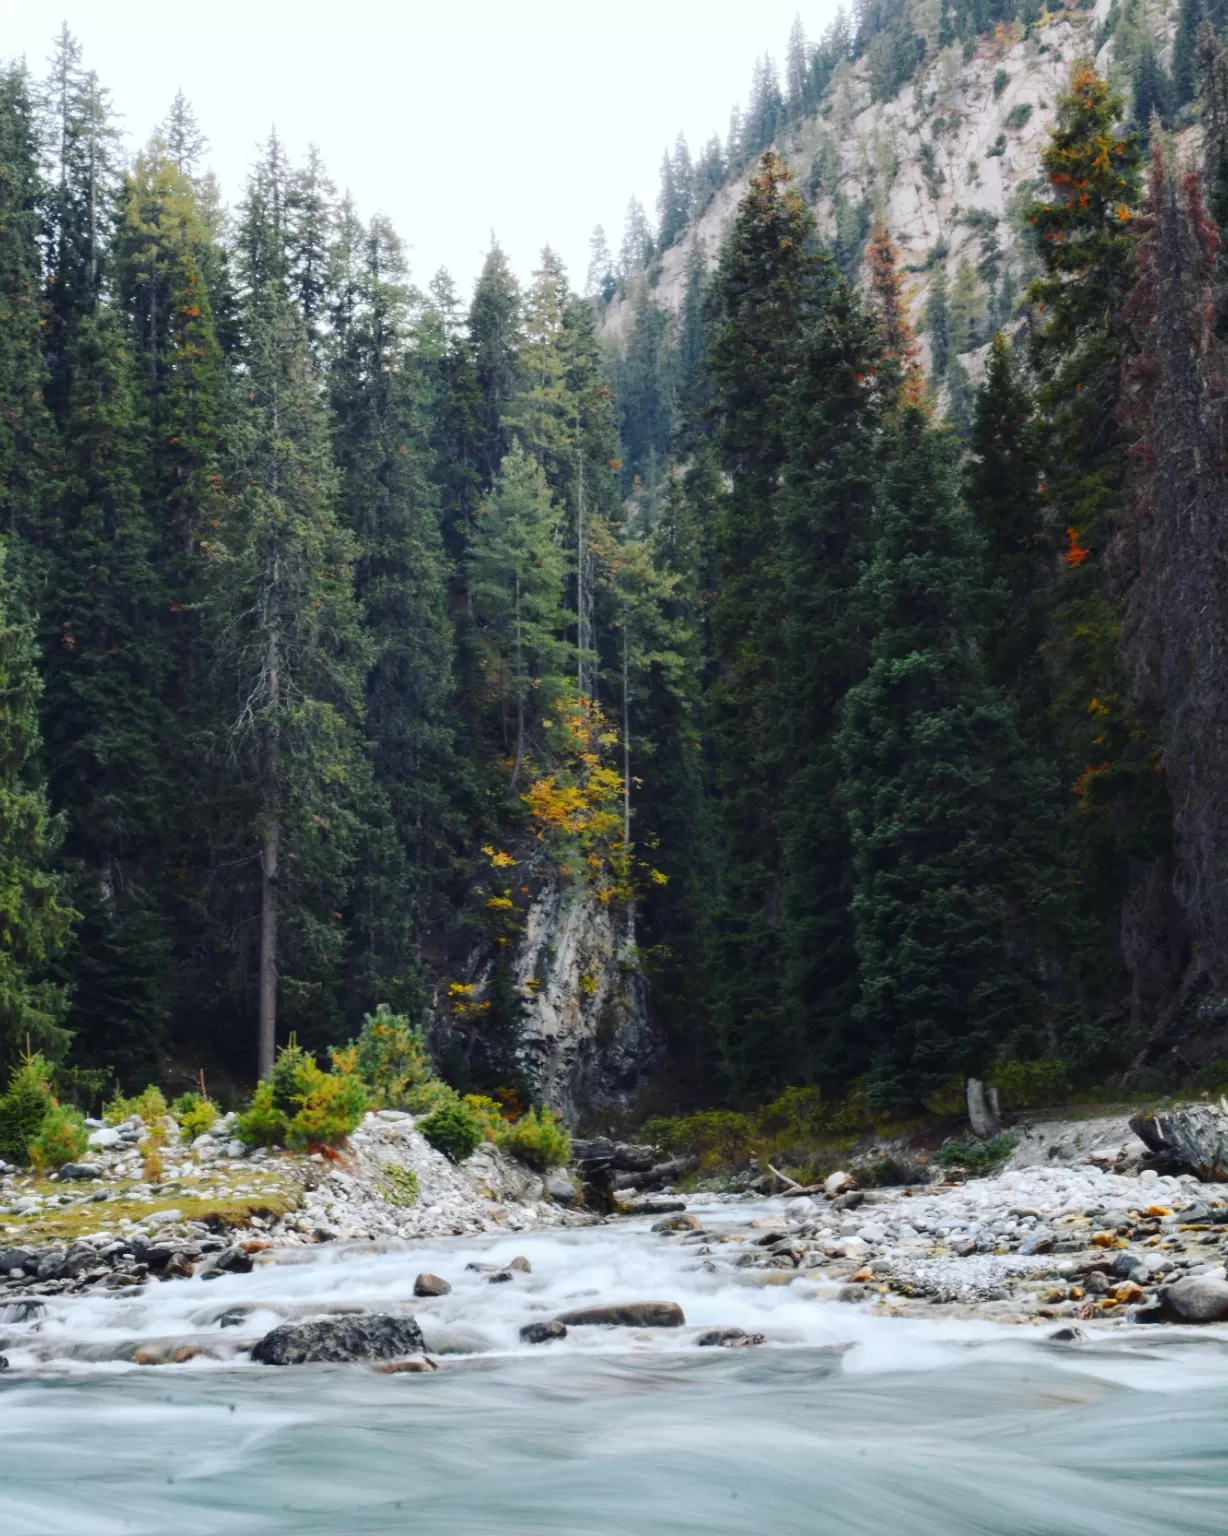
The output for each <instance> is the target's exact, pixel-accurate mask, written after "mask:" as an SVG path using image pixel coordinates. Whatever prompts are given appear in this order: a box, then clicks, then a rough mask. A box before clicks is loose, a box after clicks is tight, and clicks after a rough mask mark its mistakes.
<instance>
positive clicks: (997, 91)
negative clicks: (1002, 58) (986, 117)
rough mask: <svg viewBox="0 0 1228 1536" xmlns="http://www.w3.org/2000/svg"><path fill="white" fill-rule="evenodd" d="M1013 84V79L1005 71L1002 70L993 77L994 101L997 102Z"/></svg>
mask: <svg viewBox="0 0 1228 1536" xmlns="http://www.w3.org/2000/svg"><path fill="white" fill-rule="evenodd" d="M1010 83H1011V77H1010V76H1009V75H1008V74H1007V72H1006V71H1005V70H1004V69H1000V70H999V71H998V72H997V74H996V75H995V76H994V77H993V99H994V100H995V101H997V99H998V97H999V96H1001V94H1002V92H1003V91H1004V90H1005V89H1006V87H1007V86H1008V85H1009V84H1010Z"/></svg>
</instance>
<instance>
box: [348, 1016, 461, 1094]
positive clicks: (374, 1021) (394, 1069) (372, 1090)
mask: <svg viewBox="0 0 1228 1536" xmlns="http://www.w3.org/2000/svg"><path fill="white" fill-rule="evenodd" d="M331 1054H332V1058H333V1070H334V1071H336V1072H340V1073H342V1074H343V1075H346V1076H351V1075H352V1076H357V1077H360V1078H361V1079H362V1081H363V1082H364V1083H365V1084H366V1086H367V1089H368V1092H369V1095H370V1102H371V1107H372V1108H374V1109H407V1110H410V1111H411V1112H412V1113H414V1114H423V1113H427V1112H428V1111H426V1110H423V1109H421V1108H415V1103H417V1102H420V1100H421V1090H423V1089H424V1088H426V1087H427V1086H428V1085H430V1084H433V1083H434V1082H435V1080H436V1079H435V1074H434V1072H433V1070H432V1068H431V1061H430V1057H429V1056H428V1055H427V1051H426V1044H425V1042H424V1041H423V1038H422V1032H421V1030H417V1029H414V1028H413V1027H412V1026H411V1025H410V1022H409V1019H408V1018H407V1017H406V1015H405V1014H403V1013H393V1011H392V1009H391V1008H389V1006H388V1004H387V1003H381V1004H380V1005H379V1007H378V1008H376V1010H375V1012H374V1013H368V1014H367V1015H366V1016H365V1017H364V1019H363V1022H362V1030H361V1032H360V1033H359V1036H358V1039H357V1040H356V1041H355V1042H353V1043H352V1044H351V1045H348V1046H345V1047H344V1048H342V1049H340V1050H334V1051H333V1052H332V1053H331ZM431 1107H432V1108H435V1107H438V1106H437V1105H432V1106H431Z"/></svg>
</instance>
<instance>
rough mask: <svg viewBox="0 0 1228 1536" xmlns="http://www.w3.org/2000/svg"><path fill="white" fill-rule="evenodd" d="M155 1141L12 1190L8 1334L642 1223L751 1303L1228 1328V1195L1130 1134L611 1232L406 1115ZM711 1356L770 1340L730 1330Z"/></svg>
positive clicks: (1092, 1132) (836, 1184)
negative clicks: (77, 1312) (106, 1305)
mask: <svg viewBox="0 0 1228 1536" xmlns="http://www.w3.org/2000/svg"><path fill="white" fill-rule="evenodd" d="M1144 1128H1146V1127H1144ZM143 1130H144V1128H143V1127H142V1126H139V1125H132V1124H126V1125H124V1126H120V1127H114V1128H97V1129H96V1131H95V1144H94V1146H93V1147H92V1148H91V1150H90V1154H89V1157H90V1160H89V1162H88V1163H83V1164H81V1165H78V1166H76V1167H74V1168H70V1169H66V1170H64V1172H63V1173H62V1174H61V1176H60V1177H59V1178H58V1179H56V1180H36V1179H34V1178H32V1177H29V1176H26V1175H22V1174H17V1173H13V1172H8V1173H6V1174H5V1175H4V1176H3V1179H2V1180H0V1200H2V1201H3V1207H2V1208H0V1249H2V1250H3V1251H0V1318H3V1319H4V1320H6V1321H9V1322H20V1321H21V1318H22V1309H23V1308H28V1307H29V1306H30V1305H31V1304H32V1303H34V1302H36V1301H37V1300H38V1299H39V1298H51V1297H55V1296H59V1295H64V1296H71V1295H73V1294H76V1293H80V1292H84V1291H89V1290H92V1289H103V1290H119V1289H123V1288H125V1287H138V1288H139V1287H145V1286H148V1285H149V1284H150V1283H151V1282H154V1281H158V1280H171V1279H188V1278H192V1277H197V1278H200V1279H206V1280H207V1279H220V1278H222V1277H223V1276H237V1275H242V1274H245V1273H248V1272H250V1271H252V1270H253V1269H255V1268H257V1267H260V1266H263V1265H266V1264H269V1263H275V1262H280V1263H284V1262H286V1261H287V1260H288V1259H289V1258H290V1257H291V1255H289V1254H288V1253H286V1252H285V1251H284V1250H287V1249H292V1248H296V1247H297V1248H303V1247H310V1246H312V1245H318V1244H330V1245H344V1246H347V1247H353V1248H357V1249H362V1248H363V1247H366V1246H379V1247H388V1246H393V1247H398V1248H400V1247H404V1248H405V1249H407V1250H409V1251H410V1252H412V1248H413V1246H415V1245H416V1244H417V1243H418V1242H420V1241H434V1240H438V1239H441V1238H449V1239H451V1238H459V1237H465V1236H479V1235H481V1234H499V1233H512V1232H516V1233H523V1234H528V1233H531V1232H535V1231H547V1230H549V1229H554V1228H564V1227H574V1226H583V1225H594V1224H596V1223H600V1222H610V1223H615V1224H617V1223H619V1222H620V1221H622V1220H624V1219H626V1218H627V1217H630V1216H636V1215H638V1216H641V1217H642V1216H645V1215H648V1216H650V1217H652V1218H653V1226H652V1231H653V1241H654V1242H657V1243H660V1244H663V1245H668V1246H669V1247H670V1248H672V1249H676V1250H677V1251H678V1253H679V1255H680V1256H685V1260H686V1265H685V1267H686V1270H687V1272H691V1271H694V1272H695V1274H696V1278H697V1279H698V1278H700V1277H702V1276H703V1275H708V1276H711V1277H712V1283H713V1284H717V1285H719V1284H720V1283H721V1276H722V1275H727V1276H728V1278H729V1279H731V1280H736V1282H737V1283H738V1284H739V1285H747V1284H748V1285H792V1284H793V1283H794V1282H801V1283H802V1284H801V1289H802V1290H804V1291H805V1292H806V1294H809V1295H813V1296H815V1297H816V1298H837V1299H839V1300H840V1301H843V1302H847V1303H853V1304H860V1305H862V1306H866V1307H869V1308H871V1309H873V1310H874V1311H876V1312H878V1313H882V1314H885V1315H891V1316H918V1317H920V1316H929V1317H942V1316H975V1317H977V1318H981V1319H987V1320H994V1321H996V1322H1001V1323H1014V1324H1052V1323H1057V1324H1058V1325H1059V1326H1063V1325H1064V1326H1066V1327H1073V1326H1075V1325H1077V1326H1078V1327H1080V1328H1082V1327H1085V1326H1092V1327H1110V1326H1116V1325H1120V1324H1125V1323H1135V1322H1155V1321H1168V1322H1184V1323H1206V1322H1217V1321H1228V1278H1226V1276H1225V1258H1226V1257H1228V1186H1226V1185H1225V1184H1222V1183H1203V1182H1201V1181H1200V1180H1199V1179H1198V1178H1196V1177H1194V1176H1193V1175H1191V1174H1177V1173H1162V1172H1160V1171H1158V1170H1157V1168H1156V1167H1154V1166H1147V1163H1148V1162H1149V1161H1150V1162H1154V1160H1155V1157H1154V1151H1153V1149H1150V1148H1149V1147H1148V1146H1147V1145H1145V1144H1144V1143H1143V1142H1142V1141H1140V1140H1139V1139H1138V1137H1137V1136H1136V1135H1135V1134H1134V1132H1133V1131H1132V1130H1130V1129H1129V1127H1128V1126H1127V1124H1126V1120H1125V1117H1124V1116H1122V1117H1105V1118H1102V1119H1100V1120H1086V1121H1081V1122H1077V1121H1055V1122H1051V1123H1048V1124H1043V1123H1042V1124H1036V1125H1033V1126H1030V1127H1026V1128H1019V1130H1018V1132H1017V1140H1016V1146H1015V1150H1014V1152H1013V1154H1012V1156H1011V1158H1010V1159H1009V1161H1008V1162H1007V1163H1006V1165H1005V1166H1004V1167H1003V1168H1002V1169H1001V1170H1000V1171H999V1172H997V1173H995V1174H993V1175H992V1176H988V1177H983V1178H967V1179H959V1178H957V1177H956V1178H946V1179H944V1181H943V1182H918V1183H916V1184H913V1185H908V1186H903V1187H898V1188H890V1189H888V1188H858V1187H857V1184H856V1181H855V1179H854V1178H853V1177H852V1176H851V1175H850V1174H848V1173H844V1172H839V1173H836V1174H833V1175H832V1176H831V1177H830V1178H829V1179H828V1180H827V1181H826V1183H825V1185H823V1186H821V1187H818V1188H814V1189H810V1190H805V1191H803V1190H798V1189H790V1190H789V1191H787V1192H786V1193H784V1194H782V1195H781V1196H780V1197H778V1198H776V1199H773V1200H771V1201H770V1202H768V1204H767V1206H766V1211H767V1214H763V1213H764V1211H765V1204H764V1201H763V1197H762V1193H759V1194H756V1195H736V1194H724V1195H714V1194H712V1193H708V1194H702V1193H699V1194H687V1193H684V1192H682V1191H680V1190H678V1189H677V1188H674V1187H671V1186H670V1184H669V1183H668V1182H664V1187H661V1186H662V1182H663V1181H662V1180H661V1179H657V1178H656V1177H655V1175H654V1176H652V1177H651V1178H649V1179H648V1180H647V1182H648V1183H650V1184H654V1185H656V1186H657V1187H656V1188H655V1189H653V1190H652V1191H651V1192H644V1191H640V1192H639V1193H638V1195H637V1196H636V1198H635V1199H634V1201H632V1200H630V1199H628V1198H627V1197H628V1196H630V1195H631V1193H632V1191H631V1190H629V1189H622V1188H616V1189H613V1190H612V1191H611V1193H612V1196H613V1199H614V1201H615V1206H614V1211H613V1213H612V1214H609V1215H600V1214H596V1213H595V1212H591V1211H586V1210H584V1209H582V1208H580V1206H579V1204H578V1202H579V1199H580V1191H579V1188H578V1184H577V1182H573V1180H572V1179H571V1178H569V1177H564V1176H563V1175H553V1176H550V1177H548V1178H545V1179H543V1178H542V1177H540V1176H539V1175H537V1174H535V1173H533V1172H532V1171H531V1170H529V1169H528V1168H526V1167H525V1166H524V1165H522V1164H520V1163H518V1162H516V1161H515V1160H513V1159H512V1158H510V1157H507V1156H506V1155H504V1154H503V1153H501V1152H499V1151H498V1150H496V1149H494V1148H493V1147H488V1148H484V1149H482V1150H481V1151H479V1152H478V1153H476V1154H475V1155H474V1156H473V1157H471V1158H470V1159H468V1160H467V1161H466V1162H465V1163H464V1164H462V1165H460V1166H457V1165H454V1164H452V1163H450V1162H449V1161H448V1160H447V1159H446V1158H445V1157H444V1156H443V1155H442V1154H440V1153H439V1152H437V1151H436V1150H435V1149H434V1148H433V1147H431V1146H430V1145H429V1144H428V1143H427V1142H426V1140H425V1139H424V1137H423V1136H422V1135H421V1134H420V1132H419V1131H418V1130H417V1129H416V1127H415V1125H414V1121H413V1118H412V1117H411V1116H409V1115H405V1114H401V1113H396V1112H388V1111H386V1112H382V1113H380V1114H372V1115H368V1116H367V1118H366V1120H365V1121H364V1122H363V1124H362V1126H361V1127H360V1129H359V1130H358V1131H357V1132H356V1133H355V1134H354V1136H353V1137H352V1138H351V1141H350V1145H349V1147H348V1148H347V1149H346V1150H345V1151H344V1152H332V1153H329V1154H327V1155H326V1154H325V1153H323V1152H319V1153H315V1154H313V1155H310V1156H306V1155H300V1156H295V1155H292V1154H289V1153H278V1154H268V1153H263V1152H255V1153H249V1152H248V1151H247V1150H246V1149H245V1148H243V1147H241V1146H240V1145H239V1144H238V1143H236V1142H235V1141H234V1140H233V1138H232V1136H231V1134H230V1132H231V1127H230V1126H229V1125H228V1124H227V1123H226V1122H223V1123H221V1124H220V1125H219V1126H218V1127H217V1128H216V1129H215V1131H214V1132H213V1134H212V1135H210V1136H207V1137H200V1138H197V1140H196V1142H194V1143H193V1145H192V1146H191V1147H190V1148H183V1149H182V1151H181V1155H180V1157H179V1158H178V1160H177V1161H175V1162H174V1163H173V1164H172V1165H171V1166H170V1167H168V1168H167V1169H166V1171H165V1173H164V1176H163V1178H162V1180H161V1181H160V1182H158V1183H157V1184H149V1183H143V1182H142V1181H141V1180H140V1179H139V1178H137V1177H134V1175H135V1174H136V1173H137V1172H138V1169H137V1168H136V1167H135V1165H134V1162H133V1158H134V1156H135V1152H134V1146H135V1141H136V1140H137V1139H139V1138H140V1137H141V1136H142V1133H143ZM582 1150H583V1151H584V1152H585V1153H586V1155H587V1163H586V1164H585V1165H584V1166H589V1167H591V1166H592V1165H593V1164H594V1163H595V1161H598V1160H600V1159H604V1161H605V1164H606V1165H609V1164H610V1163H611V1160H612V1161H613V1162H615V1163H616V1162H617V1161H618V1160H619V1159H620V1158H621V1159H622V1160H623V1161H626V1160H627V1159H628V1158H630V1157H631V1155H632V1152H634V1153H635V1155H636V1156H638V1157H639V1159H640V1161H641V1162H644V1161H648V1162H651V1155H650V1154H651V1149H646V1148H642V1149H623V1151H622V1152H618V1153H610V1152H608V1150H607V1149H606V1148H605V1146H604V1145H598V1144H593V1143H590V1144H588V1145H587V1146H586V1147H584V1148H582ZM654 1166H655V1167H657V1168H664V1167H666V1166H667V1165H665V1164H656V1165H654ZM935 1177H936V1179H943V1174H942V1172H941V1171H939V1170H935ZM611 1182H614V1181H613V1180H611ZM748 1202H753V1206H752V1205H749V1204H748ZM639 1225H640V1228H641V1229H642V1223H641V1224H639ZM304 1257H305V1255H304ZM410 1262H411V1264H412V1260H411V1261H410ZM470 1267H473V1266H470ZM526 1268H527V1266H526ZM407 1273H409V1270H408V1267H407ZM419 1278H420V1280H422V1279H426V1280H432V1281H436V1280H437V1277H434V1276H430V1275H427V1276H425V1277H419ZM437 1283H440V1284H442V1285H443V1291H442V1292H440V1291H438V1290H431V1289H430V1288H429V1287H428V1288H426V1289H419V1288H415V1294H416V1295H419V1296H423V1295H425V1296H428V1297H429V1296H432V1295H437V1294H443V1293H446V1292H447V1290H448V1289H449V1286H448V1285H447V1283H446V1281H444V1282H437ZM799 1293H800V1292H799ZM593 1300H594V1302H595V1303H596V1304H598V1305H599V1306H604V1305H606V1304H608V1303H623V1302H625V1300H626V1298H622V1297H605V1296H595V1297H594V1298H593ZM671 1301H672V1298H669V1297H665V1298H662V1304H666V1303H669V1302H671ZM406 1302H407V1304H408V1303H409V1290H408V1286H407V1291H406ZM556 1321H557V1322H559V1323H560V1325H561V1326H564V1327H565V1326H566V1322H567V1320H566V1318H562V1317H561V1316H560V1318H559V1319H548V1320H547V1319H543V1320H542V1322H541V1323H536V1322H535V1323H534V1325H533V1326H532V1327H531V1328H530V1329H529V1331H528V1333H527V1334H524V1335H522V1339H523V1342H527V1343H533V1342H543V1343H548V1342H550V1341H552V1340H553V1339H556V1338H558V1337H560V1336H561V1335H560V1332H559V1329H558V1328H557V1327H555V1326H554V1324H555V1322H556ZM709 1342H722V1343H728V1344H738V1345H743V1344H745V1343H747V1342H755V1343H757V1342H762V1340H761V1339H760V1338H759V1337H758V1336H752V1337H750V1338H749V1339H748V1338H747V1337H746V1336H745V1335H742V1336H740V1337H739V1336H738V1331H737V1330H730V1331H729V1337H728V1338H727V1339H719V1340H716V1339H713V1340H709Z"/></svg>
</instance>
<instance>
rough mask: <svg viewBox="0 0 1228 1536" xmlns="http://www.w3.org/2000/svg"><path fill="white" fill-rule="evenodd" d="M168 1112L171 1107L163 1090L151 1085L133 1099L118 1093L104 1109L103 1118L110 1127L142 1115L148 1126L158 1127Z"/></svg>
mask: <svg viewBox="0 0 1228 1536" xmlns="http://www.w3.org/2000/svg"><path fill="white" fill-rule="evenodd" d="M168 1112H169V1106H168V1105H167V1102H166V1099H165V1097H164V1096H163V1093H162V1090H161V1088H158V1087H156V1086H155V1085H154V1084H153V1083H150V1084H149V1086H148V1087H147V1088H145V1089H143V1090H142V1091H141V1092H140V1093H138V1094H136V1095H135V1096H134V1097H132V1098H125V1097H124V1096H123V1094H119V1093H117V1094H116V1095H115V1097H114V1098H113V1099H112V1100H111V1101H110V1102H109V1103H108V1104H107V1105H106V1107H105V1108H104V1109H103V1111H102V1118H103V1119H104V1120H105V1121H106V1122H107V1124H108V1125H119V1124H120V1123H121V1121H124V1120H128V1119H131V1117H132V1116H133V1115H140V1117H141V1119H142V1120H143V1121H144V1122H145V1124H146V1125H157V1124H158V1122H159V1121H160V1120H161V1119H162V1118H163V1116H164V1115H166V1114H167V1113H168Z"/></svg>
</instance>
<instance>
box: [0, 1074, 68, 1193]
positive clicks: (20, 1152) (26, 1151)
mask: <svg viewBox="0 0 1228 1536" xmlns="http://www.w3.org/2000/svg"><path fill="white" fill-rule="evenodd" d="M50 1073H51V1068H50V1067H49V1066H48V1064H47V1062H46V1061H44V1059H43V1058H42V1057H41V1056H40V1055H38V1054H37V1053H35V1054H34V1055H33V1056H27V1057H26V1058H25V1059H24V1060H23V1061H22V1062H21V1063H20V1064H19V1065H18V1066H17V1068H16V1069H15V1070H14V1072H13V1075H12V1077H11V1078H10V1079H9V1085H8V1088H7V1090H6V1091H5V1093H4V1096H3V1097H2V1098H0V1157H2V1158H4V1160H5V1162H8V1163H17V1164H20V1165H21V1166H22V1167H23V1168H24V1167H25V1165H26V1164H27V1163H28V1162H29V1161H30V1143H31V1142H32V1141H33V1140H34V1138H35V1137H36V1136H37V1135H38V1133H39V1131H40V1130H41V1129H42V1124H43V1120H44V1119H45V1118H46V1116H47V1113H48V1111H49V1110H50V1109H52V1107H53V1106H54V1104H55V1100H54V1099H53V1098H52V1096H51V1089H50V1087H49V1085H48V1078H49V1076H50Z"/></svg>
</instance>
